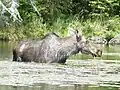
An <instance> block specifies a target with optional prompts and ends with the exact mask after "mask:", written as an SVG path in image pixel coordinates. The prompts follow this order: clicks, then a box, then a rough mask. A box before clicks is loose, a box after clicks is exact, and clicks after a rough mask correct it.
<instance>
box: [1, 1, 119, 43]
mask: <svg viewBox="0 0 120 90" xmlns="http://www.w3.org/2000/svg"><path fill="white" fill-rule="evenodd" d="M5 1H6V0H2V2H3V4H5V3H6V2H5ZM10 1H11V0H9V2H10ZM30 1H31V0H19V7H18V11H19V13H20V15H21V18H22V19H23V21H22V23H18V22H12V20H11V19H10V17H9V16H10V14H7V12H6V14H5V17H4V18H3V17H0V28H1V29H0V39H5V40H14V39H15V40H19V39H23V38H32V39H35V38H41V37H42V36H44V35H45V34H46V33H47V32H51V31H54V32H56V33H58V32H59V33H58V34H59V35H62V36H66V35H67V30H68V28H69V27H75V28H78V29H80V30H81V31H82V33H83V34H84V35H85V36H87V37H92V36H102V37H104V38H106V39H107V40H108V41H109V39H111V38H112V37H114V36H115V35H117V34H118V33H119V32H120V17H119V15H120V5H119V3H120V1H119V0H32V1H34V5H35V6H36V8H37V11H38V12H39V13H40V14H38V12H37V11H36V10H35V9H34V7H33V6H32V5H31V2H30ZM5 5H7V4H5ZM0 8H1V6H0ZM1 10H2V9H0V12H1ZM6 21H8V22H7V23H6ZM3 23H5V25H3ZM2 26H3V28H2ZM6 26H7V27H6Z"/></svg>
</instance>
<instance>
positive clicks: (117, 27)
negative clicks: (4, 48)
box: [0, 17, 120, 41]
mask: <svg viewBox="0 0 120 90" xmlns="http://www.w3.org/2000/svg"><path fill="white" fill-rule="evenodd" d="M69 27H74V28H77V29H79V30H80V31H81V32H82V33H83V34H84V35H85V36H86V37H92V36H101V37H104V38H106V39H107V40H108V41H109V40H110V39H111V38H113V37H114V36H115V35H117V34H118V33H119V32H120V18H119V17H112V18H108V19H105V20H103V19H96V20H93V19H92V20H91V19H87V20H85V21H84V20H79V19H72V18H69V19H66V20H63V19H61V18H58V19H57V20H56V21H55V22H53V24H52V25H47V24H43V23H42V20H38V19H36V20H33V21H32V22H30V23H28V24H26V25H19V26H17V25H13V26H12V27H8V28H3V29H1V30H0V40H21V39H25V38H31V39H37V38H41V37H43V36H44V35H45V34H46V33H48V32H56V33H57V34H58V35H60V36H67V31H68V28H69Z"/></svg>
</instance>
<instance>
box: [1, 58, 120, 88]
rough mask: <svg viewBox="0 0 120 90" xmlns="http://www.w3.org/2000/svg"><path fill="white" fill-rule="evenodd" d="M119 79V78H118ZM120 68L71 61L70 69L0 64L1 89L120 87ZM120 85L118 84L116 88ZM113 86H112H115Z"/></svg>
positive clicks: (38, 65)
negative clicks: (87, 86) (60, 86)
mask: <svg viewBox="0 0 120 90" xmlns="http://www.w3.org/2000/svg"><path fill="white" fill-rule="evenodd" d="M116 77H117V78H116ZM119 82H120V65H119V64H117V63H113V64H109V63H106V62H104V61H97V60H96V61H94V62H93V61H91V60H89V61H87V62H86V61H85V62H84V60H77V61H74V60H69V61H68V62H67V63H66V65H60V64H44V63H43V64H40V63H39V64H38V63H23V62H10V61H1V62H0V85H12V86H30V85H35V84H37V83H38V84H39V83H46V84H52V85H74V84H83V85H84V84H85V85H88V84H89V85H99V86H102V85H108V83H112V85H114V87H115V86H116V87H118V86H119ZM116 83H118V84H116ZM112 85H111V86H112Z"/></svg>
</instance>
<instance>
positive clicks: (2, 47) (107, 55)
mask: <svg viewBox="0 0 120 90" xmlns="http://www.w3.org/2000/svg"><path fill="white" fill-rule="evenodd" d="M15 45H16V43H15V42H0V90H120V80H117V78H118V77H120V65H119V60H120V46H119V45H117V46H106V45H99V46H100V47H101V48H102V49H103V56H102V57H101V58H95V59H94V60H95V61H106V62H107V63H106V62H105V65H104V66H105V67H102V68H105V69H106V68H107V69H106V71H105V74H102V78H101V76H99V75H101V74H97V75H96V74H88V73H89V72H88V71H87V72H85V73H87V74H85V76H83V78H85V79H88V78H89V79H90V78H94V79H92V80H93V82H92V83H93V84H91V82H87V80H86V82H87V83H86V82H84V79H83V82H82V84H81V82H80V84H79V83H78V82H76V83H71V82H70V83H68V82H67V84H66V83H65V84H64V83H63V81H62V80H61V82H62V83H60V84H58V83H57V84H52V83H49V84H48V83H46V82H43V83H33V84H28V85H26V83H25V82H27V81H26V79H25V78H27V77H31V76H32V77H33V76H34V77H33V78H32V77H31V78H27V79H31V81H32V79H33V80H34V78H35V77H37V78H36V79H35V80H37V79H39V76H40V75H41V74H38V75H37V76H35V75H34V73H38V72H36V71H35V69H34V70H33V69H30V70H28V68H29V67H31V68H33V67H34V65H32V64H30V65H28V64H20V65H19V63H12V62H11V61H12V48H13V47H14V46H15ZM70 59H75V61H76V60H78V61H79V60H83V61H84V64H85V63H88V61H89V60H93V57H92V56H90V55H82V54H79V55H76V56H72V57H70ZM73 62H74V61H73ZM73 62H72V63H73ZM113 62H114V63H113ZM116 62H117V64H116ZM98 63H99V62H98ZM100 63H101V62H100ZM108 63H110V64H108ZM10 64H11V65H10ZM16 64H17V65H18V67H20V68H22V70H26V71H24V72H23V71H20V70H21V69H20V68H18V67H17V65H16ZM68 64H71V63H69V60H68ZM80 64H83V63H81V61H80ZM22 65H23V67H22ZM24 65H28V66H27V67H28V68H27V67H26V68H25V67H24ZM74 65H75V64H74ZM9 66H10V68H12V69H9ZM13 66H14V67H13ZM38 66H39V65H38ZM38 66H36V67H37V69H36V70H41V67H38ZM116 66H117V67H116ZM23 68H25V69H23ZM47 68H49V67H47ZM50 68H52V69H55V71H56V73H55V75H57V74H58V70H59V68H60V69H63V66H62V68H61V66H59V67H56V68H53V66H52V67H51V66H50ZM86 68H87V69H86ZM88 68H89V69H91V67H87V65H86V66H85V69H84V70H89V69H88ZM102 68H100V69H102ZM8 69H9V70H12V71H14V73H13V72H12V74H11V73H9V72H8V71H6V70H8ZM43 69H44V68H43ZM65 69H66V70H67V71H68V70H71V69H72V66H70V68H69V67H65ZM73 69H75V70H76V72H75V75H77V69H79V70H80V69H81V67H77V68H76V67H75V66H74V67H73ZM108 69H110V70H111V69H113V70H114V69H116V70H117V71H114V72H112V71H109V70H108ZM3 70H5V71H3ZM44 70H45V71H42V74H43V73H44V75H45V72H47V74H49V73H50V74H51V75H54V73H53V71H52V70H50V69H46V68H45V69H44ZM2 71H3V72H2ZM59 71H60V70H59ZM64 71H65V70H64ZM1 72H2V73H1ZM62 72H63V71H62ZM79 72H80V71H79ZM100 72H102V70H101V71H100ZM116 72H117V73H116ZM28 73H30V74H29V75H30V76H25V75H28ZM40 73H41V72H40ZM59 73H60V72H59ZM67 73H70V71H69V72H67ZM106 73H107V74H106ZM10 75H11V76H12V75H13V76H12V77H14V78H17V77H19V76H20V77H23V78H22V79H23V80H22V79H21V78H18V79H14V78H11V76H10ZM15 75H16V76H15ZM61 75H62V74H61ZM58 76H59V75H58ZM69 76H70V75H69ZM2 77H3V79H2ZM43 77H44V76H43ZM51 77H52V76H51ZM53 77H54V76H53ZM71 77H72V78H74V75H71ZM86 77H87V78H86ZM96 77H97V78H96ZM99 77H100V78H101V81H100V82H98V83H97V84H94V81H95V83H96V82H97V80H96V79H98V78H99ZM107 77H108V78H107ZM109 77H111V78H109ZM76 78H81V76H77V77H76ZM95 78H96V79H95ZM104 78H105V79H106V80H105V81H104ZM6 79H7V80H6ZM19 79H20V80H19ZM45 79H46V78H45ZM118 79H119V78H118ZM2 80H3V81H2ZM12 80H13V81H14V82H12ZM15 80H16V83H15ZM41 80H44V79H42V78H41ZM47 80H51V82H52V80H53V82H55V80H60V79H55V80H54V79H51V78H49V77H47ZM65 80H66V79H65ZM102 80H103V81H104V82H103V81H102ZM19 81H20V82H21V83H22V84H18V83H20V82H19ZM106 81H108V82H106ZM6 82H7V83H6ZM11 82H12V83H11ZM28 82H29V81H28ZM48 82H49V81H48ZM56 82H60V81H56ZM101 82H103V83H101ZM105 83H106V84H105Z"/></svg>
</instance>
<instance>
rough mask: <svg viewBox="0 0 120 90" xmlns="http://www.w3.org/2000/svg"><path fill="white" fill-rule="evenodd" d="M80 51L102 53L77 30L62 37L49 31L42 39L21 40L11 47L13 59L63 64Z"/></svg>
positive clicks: (94, 55)
mask: <svg viewBox="0 0 120 90" xmlns="http://www.w3.org/2000/svg"><path fill="white" fill-rule="evenodd" d="M80 51H81V52H82V53H85V54H91V55H92V56H93V57H96V56H99V57H100V56H101V55H102V51H101V50H100V49H97V48H95V47H93V46H92V45H91V44H90V43H89V42H88V41H87V40H86V39H85V38H84V37H83V36H82V35H80V34H79V32H78V30H73V33H72V34H71V35H70V36H68V37H64V38H61V37H59V36H58V35H57V34H55V33H49V34H47V35H45V36H44V38H43V39H42V40H38V41H35V40H33V41H32V40H30V41H29V40H28V41H21V42H20V43H19V44H18V45H17V46H16V47H15V48H14V49H13V61H23V62H32V61H33V62H40V63H63V64H64V63H65V62H66V59H67V58H68V57H69V56H70V55H74V54H77V53H79V52H80Z"/></svg>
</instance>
